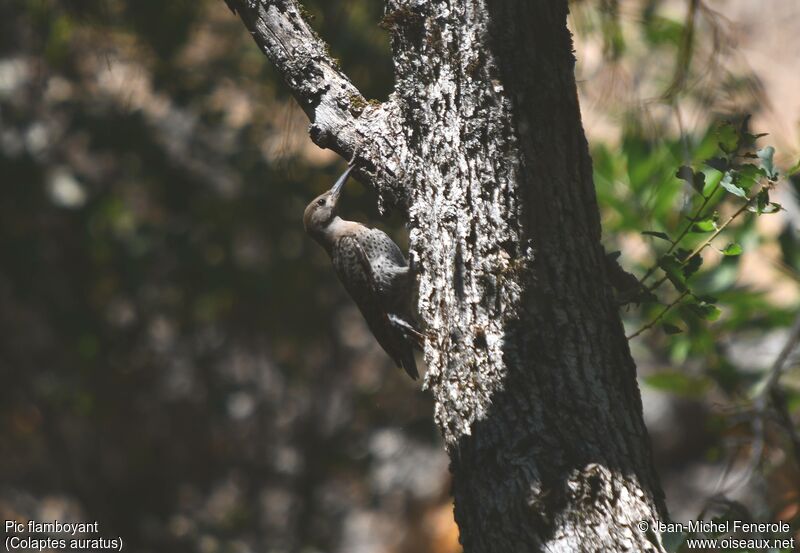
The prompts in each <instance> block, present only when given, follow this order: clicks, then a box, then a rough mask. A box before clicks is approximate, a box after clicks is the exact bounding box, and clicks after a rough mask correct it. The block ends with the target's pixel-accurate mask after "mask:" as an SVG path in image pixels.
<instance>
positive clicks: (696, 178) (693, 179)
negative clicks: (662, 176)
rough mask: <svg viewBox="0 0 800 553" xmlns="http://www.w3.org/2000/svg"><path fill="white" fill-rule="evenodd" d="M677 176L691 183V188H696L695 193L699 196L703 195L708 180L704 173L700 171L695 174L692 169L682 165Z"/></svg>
mask: <svg viewBox="0 0 800 553" xmlns="http://www.w3.org/2000/svg"><path fill="white" fill-rule="evenodd" d="M675 176H676V177H678V178H679V179H681V180H683V181H686V182H687V183H689V186H691V187H692V188H694V190H695V192H697V193H698V194H701V195H702V194H703V187H704V185H705V180H706V176H705V175H704V174H703V173H701V172H699V171H698V172H697V173H695V172H694V170H693V169H692V168H691V167H687V166H686V165H681V167H679V168H678V171H677V172H676V173H675Z"/></svg>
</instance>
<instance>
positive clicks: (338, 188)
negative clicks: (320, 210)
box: [331, 165, 353, 205]
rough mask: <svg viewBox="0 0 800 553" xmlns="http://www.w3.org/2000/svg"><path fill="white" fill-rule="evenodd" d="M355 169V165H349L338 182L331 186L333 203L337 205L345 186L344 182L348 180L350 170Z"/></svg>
mask: <svg viewBox="0 0 800 553" xmlns="http://www.w3.org/2000/svg"><path fill="white" fill-rule="evenodd" d="M352 170H353V166H352V165H351V166H349V167H348V168H347V170H346V171H345V172H344V173H342V176H341V177H339V180H337V181H336V184H334V185H333V188H331V198H333V204H334V205H336V202H338V201H339V195H340V194H341V193H342V188H344V183H346V182H347V177H349V176H350V171H352Z"/></svg>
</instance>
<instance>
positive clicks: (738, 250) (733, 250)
mask: <svg viewBox="0 0 800 553" xmlns="http://www.w3.org/2000/svg"><path fill="white" fill-rule="evenodd" d="M742 251H743V250H742V247H741V246H740V245H739V244H737V243H736V242H731V243H730V244H728V245H727V246H725V248H724V249H722V250H720V252H722V255H727V256H729V257H734V256H737V255H741V254H742Z"/></svg>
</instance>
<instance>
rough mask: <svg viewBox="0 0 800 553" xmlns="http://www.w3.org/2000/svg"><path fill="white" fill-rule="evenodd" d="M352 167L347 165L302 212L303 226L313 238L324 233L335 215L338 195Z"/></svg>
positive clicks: (317, 237) (318, 237)
mask: <svg viewBox="0 0 800 553" xmlns="http://www.w3.org/2000/svg"><path fill="white" fill-rule="evenodd" d="M352 169H353V168H352V167H348V168H347V170H346V171H345V172H344V173H342V176H341V177H339V180H337V181H336V184H334V185H333V187H332V188H331V189H330V190H328V191H327V192H325V193H324V194H320V195H319V196H317V197H316V198H314V200H313V201H312V202H311V203H310V204H308V206H306V210H305V212H304V213H303V226H304V227H305V229H306V232H307V233H308V234H310V235H311V236H312V237H313V238H315V239H320V238H321V237H322V236H323V235H324V233H325V229H327V228H328V225H330V224H331V221H333V219H334V218H335V217H336V214H337V204H338V203H339V196H340V195H341V193H342V188H344V183H345V182H347V177H349V176H350V171H352Z"/></svg>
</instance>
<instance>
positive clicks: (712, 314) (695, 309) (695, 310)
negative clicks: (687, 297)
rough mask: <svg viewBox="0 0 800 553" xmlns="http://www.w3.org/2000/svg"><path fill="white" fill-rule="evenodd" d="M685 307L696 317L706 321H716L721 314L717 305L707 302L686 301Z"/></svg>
mask: <svg viewBox="0 0 800 553" xmlns="http://www.w3.org/2000/svg"><path fill="white" fill-rule="evenodd" d="M686 308H687V309H688V310H689V311H690V312H691V313H692V314H693V315H695V316H696V317H698V318H700V319H705V320H706V321H716V320H717V319H719V316H720V315H721V314H722V311H720V309H719V307H717V306H716V305H711V304H709V303H688V304H686Z"/></svg>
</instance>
